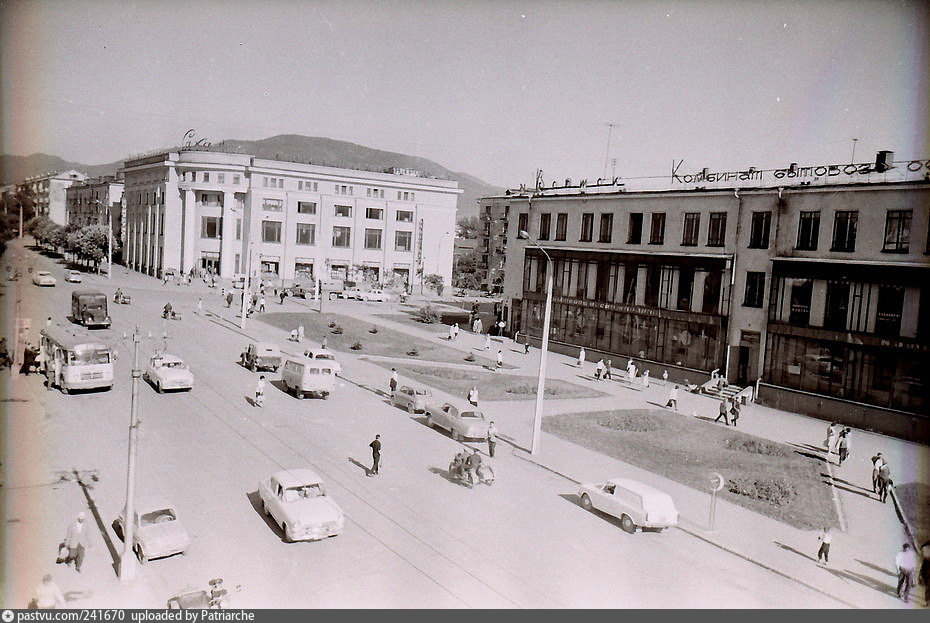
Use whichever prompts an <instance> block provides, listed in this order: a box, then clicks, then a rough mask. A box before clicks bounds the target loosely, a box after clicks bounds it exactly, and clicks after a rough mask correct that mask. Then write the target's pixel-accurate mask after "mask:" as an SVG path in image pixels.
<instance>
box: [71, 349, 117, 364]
mask: <svg viewBox="0 0 930 623" xmlns="http://www.w3.org/2000/svg"><path fill="white" fill-rule="evenodd" d="M68 363H69V364H72V365H74V364H77V365H90V364H95V363H110V351H108V350H106V349H103V348H81V349H77V350H74V351H71V352H69V353H68Z"/></svg>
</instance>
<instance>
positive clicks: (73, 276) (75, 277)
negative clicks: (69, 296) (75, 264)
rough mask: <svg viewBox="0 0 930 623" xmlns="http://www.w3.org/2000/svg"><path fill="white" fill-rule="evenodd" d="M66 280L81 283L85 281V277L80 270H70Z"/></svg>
mask: <svg viewBox="0 0 930 623" xmlns="http://www.w3.org/2000/svg"><path fill="white" fill-rule="evenodd" d="M65 281H67V282H68V283H81V282H83V281H84V277H83V276H82V275H81V273H80V272H79V271H76V270H69V271H68V274H67V275H65Z"/></svg>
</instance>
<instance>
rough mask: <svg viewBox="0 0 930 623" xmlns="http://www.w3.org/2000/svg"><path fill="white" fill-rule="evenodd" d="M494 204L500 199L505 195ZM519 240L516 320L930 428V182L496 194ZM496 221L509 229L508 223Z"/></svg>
mask: <svg viewBox="0 0 930 623" xmlns="http://www.w3.org/2000/svg"><path fill="white" fill-rule="evenodd" d="M488 209H490V212H487V210H488ZM481 210H482V215H484V214H485V213H488V214H490V215H491V217H490V219H491V221H492V223H494V220H493V219H494V215H495V214H498V215H506V216H504V218H502V219H500V220H498V221H497V222H496V223H494V224H493V225H492V227H498V228H502V229H503V231H504V232H505V240H506V250H507V252H506V261H505V266H506V269H505V271H506V279H505V285H504V296H505V301H506V302H507V303H508V307H509V313H510V322H509V327H510V329H511V330H512V331H519V332H524V333H528V334H529V335H530V336H531V337H536V338H538V337H541V335H542V325H543V316H544V313H545V297H546V278H547V273H546V271H547V260H546V257H545V255H544V253H543V252H542V251H541V250H540V249H539V248H538V247H537V246H536V245H535V244H533V243H532V242H528V241H526V240H522V239H520V238H519V237H518V232H519V231H520V230H525V231H527V232H528V233H529V234H530V235H531V236H532V237H533V238H534V239H536V240H538V241H539V245H540V246H541V247H543V248H544V249H545V251H546V253H548V254H549V256H550V257H551V260H552V271H553V307H552V317H551V329H550V340H552V341H553V342H554V343H555V345H556V346H555V347H556V348H558V347H560V345H562V346H567V347H570V348H571V349H575V348H577V347H578V346H585V347H586V348H587V349H589V350H594V351H599V352H602V353H606V354H613V355H616V359H617V360H619V359H621V358H626V357H633V358H637V359H639V360H641V361H642V362H644V363H645V364H648V363H652V364H656V365H657V366H658V367H659V368H660V369H661V368H671V371H672V372H673V373H674V374H675V378H677V379H679V380H680V379H681V378H683V377H685V376H688V375H690V377H691V380H693V381H696V380H698V379H703V378H707V376H706V375H707V374H709V373H711V372H712V371H715V370H717V371H719V372H720V374H722V375H724V376H725V377H727V378H728V380H729V381H730V382H731V383H736V384H739V385H751V384H757V386H758V388H759V394H758V398H759V400H761V401H763V402H765V403H767V404H772V405H775V406H779V407H783V408H788V409H791V410H796V411H800V412H805V413H809V414H813V415H819V416H821V417H823V418H831V419H832V418H835V419H837V420H842V421H845V422H847V423H849V424H851V425H857V426H862V427H865V428H872V429H874V430H880V431H883V432H889V433H892V434H897V435H900V436H906V437H911V438H920V439H924V440H926V439H928V438H930V426H928V420H927V418H926V415H925V414H926V410H927V400H928V389H930V262H928V255H927V253H928V252H930V237H928V212H930V183H927V182H926V181H917V182H903V183H869V184H846V185H836V184H834V185H830V186H812V185H798V186H786V187H773V188H726V189H723V188H720V189H706V188H705V189H701V188H696V189H688V190H676V191H649V192H629V191H625V190H623V189H621V188H613V189H611V188H595V189H590V188H589V189H585V188H577V187H576V188H574V189H565V188H563V189H559V190H558V191H554V190H553V191H548V190H540V191H536V192H523V193H520V192H519V191H515V192H513V193H512V194H509V195H503V196H497V197H488V198H485V199H483V200H482V201H481ZM492 231H494V230H493V229H492Z"/></svg>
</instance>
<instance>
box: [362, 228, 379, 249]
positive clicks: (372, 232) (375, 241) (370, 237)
mask: <svg viewBox="0 0 930 623" xmlns="http://www.w3.org/2000/svg"><path fill="white" fill-rule="evenodd" d="M365 248H366V249H380V248H381V230H380V229H366V230H365Z"/></svg>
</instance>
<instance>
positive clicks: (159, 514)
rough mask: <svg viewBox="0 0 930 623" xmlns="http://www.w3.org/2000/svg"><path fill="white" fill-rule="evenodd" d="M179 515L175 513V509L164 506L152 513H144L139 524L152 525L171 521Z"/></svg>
mask: <svg viewBox="0 0 930 623" xmlns="http://www.w3.org/2000/svg"><path fill="white" fill-rule="evenodd" d="M175 519H177V517H176V516H175V514H174V510H173V509H170V508H163V509H161V510H157V511H152V512H151V513H145V514H144V515H142V517H141V519H140V521H139V525H140V526H151V525H154V524H159V523H168V522H169V521H174V520H175Z"/></svg>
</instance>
